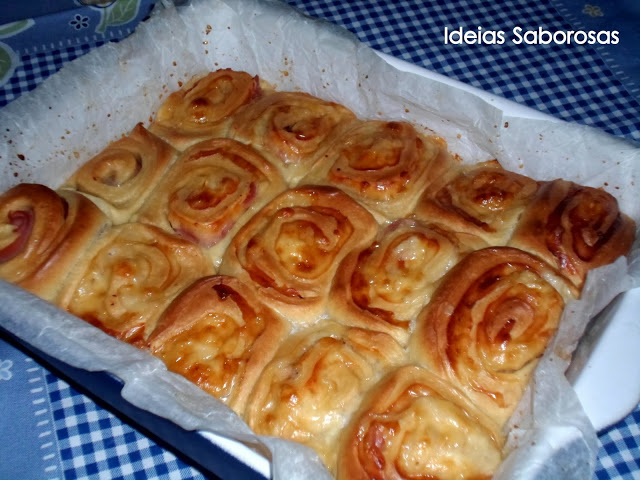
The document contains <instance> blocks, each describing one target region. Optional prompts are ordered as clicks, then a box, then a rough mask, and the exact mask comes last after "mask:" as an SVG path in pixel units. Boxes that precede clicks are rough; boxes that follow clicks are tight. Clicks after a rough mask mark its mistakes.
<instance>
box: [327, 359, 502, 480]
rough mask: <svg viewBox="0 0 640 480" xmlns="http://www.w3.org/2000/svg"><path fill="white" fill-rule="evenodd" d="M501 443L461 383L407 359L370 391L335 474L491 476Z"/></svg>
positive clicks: (349, 479)
mask: <svg viewBox="0 0 640 480" xmlns="http://www.w3.org/2000/svg"><path fill="white" fill-rule="evenodd" d="M503 443H504V440H503V438H502V436H501V434H500V431H499V429H498V428H497V426H496V425H495V424H494V423H493V422H492V421H491V420H490V419H488V418H486V416H484V415H483V414H482V413H481V412H480V411H479V410H477V409H476V408H475V407H474V406H473V404H472V403H470V402H469V401H468V399H467V398H466V397H465V396H464V395H463V394H461V393H460V392H459V391H458V390H456V389H455V388H453V387H452V386H451V385H449V384H448V383H446V382H444V381H443V380H442V379H440V378H439V377H438V376H436V375H434V374H433V373H431V372H429V371H428V370H425V369H424V368H420V367H417V366H405V367H401V368H399V369H398V370H396V371H394V372H393V373H391V374H389V375H388V376H387V377H386V378H385V379H384V380H383V381H381V382H380V383H379V384H378V385H377V386H375V387H374V388H373V389H372V390H371V391H370V392H369V393H367V395H366V397H365V399H364V401H363V407H362V408H361V409H360V410H359V411H358V413H357V414H356V415H355V416H354V420H353V421H352V422H351V424H350V425H349V427H348V429H347V430H346V432H345V436H344V440H343V443H342V446H341V448H340V454H339V459H338V475H337V478H338V479H339V480H343V479H344V480H369V479H372V478H375V479H379V480H391V479H393V480H397V479H417V478H424V479H436V478H437V479H442V480H446V479H490V478H491V477H492V475H493V473H494V471H495V470H496V469H497V467H498V465H499V463H500V461H501V458H502V453H501V450H502V445H503Z"/></svg>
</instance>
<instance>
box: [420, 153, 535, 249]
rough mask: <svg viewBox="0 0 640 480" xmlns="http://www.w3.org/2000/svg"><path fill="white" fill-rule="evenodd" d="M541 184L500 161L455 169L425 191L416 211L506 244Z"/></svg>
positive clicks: (444, 223) (441, 222) (444, 224)
mask: <svg viewBox="0 0 640 480" xmlns="http://www.w3.org/2000/svg"><path fill="white" fill-rule="evenodd" d="M537 188H538V183H537V182H536V181H535V180H533V179H531V178H529V177H525V176H524V175H519V174H517V173H514V172H510V171H508V170H504V169H503V168H502V166H501V165H500V164H499V163H498V162H497V161H495V160H494V161H489V162H483V163H479V164H477V165H473V166H466V167H461V168H459V169H455V170H452V171H451V172H449V173H448V174H447V175H444V176H443V177H441V178H440V179H439V180H438V181H436V182H435V183H434V184H432V185H431V187H430V188H429V189H428V190H427V191H426V192H425V193H424V195H423V196H422V198H420V201H419V202H418V204H417V206H416V209H415V214H416V216H417V217H418V218H421V219H423V220H425V221H429V222H436V223H439V224H441V225H443V226H445V228H448V229H450V230H453V231H456V232H465V233H471V234H473V235H477V236H479V237H481V238H482V239H484V240H485V241H486V242H487V243H489V244H490V245H505V244H506V243H507V242H508V240H509V238H510V237H511V234H512V232H513V230H514V228H515V225H516V222H517V221H518V218H519V216H520V215H521V213H522V211H523V210H524V208H525V206H526V205H527V204H528V203H529V202H530V201H531V199H532V198H533V195H534V194H535V192H536V190H537Z"/></svg>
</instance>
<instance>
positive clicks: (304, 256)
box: [220, 186, 377, 324]
mask: <svg viewBox="0 0 640 480" xmlns="http://www.w3.org/2000/svg"><path fill="white" fill-rule="evenodd" d="M376 230H377V224H376V221H375V219H374V218H373V216H372V215H371V214H370V213H369V212H367V211H366V210H365V209H364V208H362V207H361V206H360V205H358V204H357V203H356V202H355V201H353V200H352V199H351V198H350V197H349V196H348V195H347V194H345V193H343V192H341V191H340V190H337V189H335V188H331V187H319V186H303V187H298V188H295V189H292V190H287V191H286V192H284V193H282V194H281V195H279V196H278V197H276V198H275V199H273V200H272V201H271V202H270V203H269V204H267V205H266V206H265V207H264V208H263V209H262V210H260V211H259V212H258V213H257V214H256V215H254V216H253V217H252V218H251V220H249V222H248V223H247V224H246V225H245V226H244V227H242V228H241V229H240V231H239V232H238V233H237V234H236V236H235V237H234V238H233V240H232V241H231V244H230V245H229V248H228V249H227V251H226V252H225V254H224V257H223V259H222V265H221V266H220V273H222V274H225V275H231V276H235V277H237V278H239V279H240V280H242V281H243V282H246V283H248V284H251V285H253V286H254V287H255V288H256V289H257V291H258V295H259V297H260V298H261V299H262V300H263V301H264V303H266V304H267V305H268V306H270V307H272V308H273V309H274V310H276V311H277V312H279V313H280V314H281V315H283V316H284V317H286V318H287V319H289V320H290V321H291V322H293V323H294V324H295V323H298V324H300V323H302V324H308V323H311V322H313V321H315V320H317V319H318V318H320V317H321V316H322V315H323V314H324V312H325V306H326V301H327V293H328V291H329V288H330V286H331V280H332V278H333V275H334V272H335V271H336V268H337V267H338V264H339V263H340V261H341V260H342V258H344V256H345V255H346V254H347V253H349V251H351V250H352V249H354V248H360V247H363V246H365V245H367V244H368V243H369V242H370V241H371V240H372V239H373V237H374V235H375V233H376Z"/></svg>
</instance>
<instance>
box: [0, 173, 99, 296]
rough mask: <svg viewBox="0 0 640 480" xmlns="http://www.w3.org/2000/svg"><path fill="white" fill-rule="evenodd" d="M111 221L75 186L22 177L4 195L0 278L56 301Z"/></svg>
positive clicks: (0, 199)
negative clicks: (58, 186) (27, 180)
mask: <svg viewBox="0 0 640 480" xmlns="http://www.w3.org/2000/svg"><path fill="white" fill-rule="evenodd" d="M107 225H108V220H107V218H106V216H105V215H104V214H103V213H102V212H101V211H100V209H98V207H96V206H95V205H94V204H93V203H92V202H91V201H90V200H89V199H87V198H85V197H83V196H82V195H80V194H78V193H75V192H66V191H62V192H60V193H59V194H58V193H56V192H55V191H54V190H52V189H50V188H48V187H46V186H44V185H39V184H29V183H23V184H20V185H17V186H15V187H13V188H11V189H10V190H8V191H6V192H5V193H3V194H2V195H0V278H3V279H4V280H7V281H8V282H11V283H14V284H16V285H18V286H20V287H22V288H24V289H25V290H28V291H29V292H31V293H33V294H35V295H38V296H40V297H42V298H44V299H45V300H49V301H55V300H56V298H57V296H58V294H59V292H60V289H61V288H62V285H63V282H64V281H65V279H66V278H67V276H68V274H69V271H70V270H71V269H72V268H73V266H74V265H75V263H76V262H77V261H78V259H79V257H80V255H82V254H83V252H84V251H85V249H86V248H88V246H89V245H90V244H91V243H92V242H93V241H94V240H95V238H96V236H97V235H98V234H99V233H100V231H101V230H102V229H104V228H106V226H107Z"/></svg>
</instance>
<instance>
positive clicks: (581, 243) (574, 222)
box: [509, 180, 635, 288]
mask: <svg viewBox="0 0 640 480" xmlns="http://www.w3.org/2000/svg"><path fill="white" fill-rule="evenodd" d="M634 236H635V222H634V221H633V220H632V219H631V218H629V217H627V216H626V215H624V214H623V213H621V212H620V210H619V208H618V202H617V201H616V199H615V198H614V197H613V196H611V195H610V194H609V193H607V192H605V191H604V190H599V189H596V188H592V187H585V186H581V185H577V184H575V183H573V182H569V181H566V180H553V181H551V182H545V183H544V184H542V186H541V187H540V190H539V191H538V193H537V195H536V196H535V198H533V200H532V201H531V202H530V204H529V206H528V207H527V209H526V210H525V212H524V213H523V215H522V218H521V220H520V222H519V224H518V227H517V229H516V231H515V232H514V234H513V238H512V240H511V242H509V244H510V245H512V246H514V247H518V248H521V249H523V250H527V251H529V252H531V253H533V254H535V255H538V256H539V257H541V258H543V259H544V260H546V261H547V262H549V263H550V264H551V265H555V266H556V267H557V268H558V270H559V271H560V272H561V273H562V275H564V276H565V277H567V278H568V279H569V280H571V281H572V282H573V283H574V284H575V285H576V286H577V287H579V288H582V285H583V283H584V280H585V278H586V276H587V273H588V272H589V270H592V269H594V268H596V267H599V266H601V265H606V264H608V263H611V262H613V261H614V260H615V259H616V258H618V257H619V256H621V255H626V254H627V253H629V250H630V249H631V245H632V243H633V239H634Z"/></svg>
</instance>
